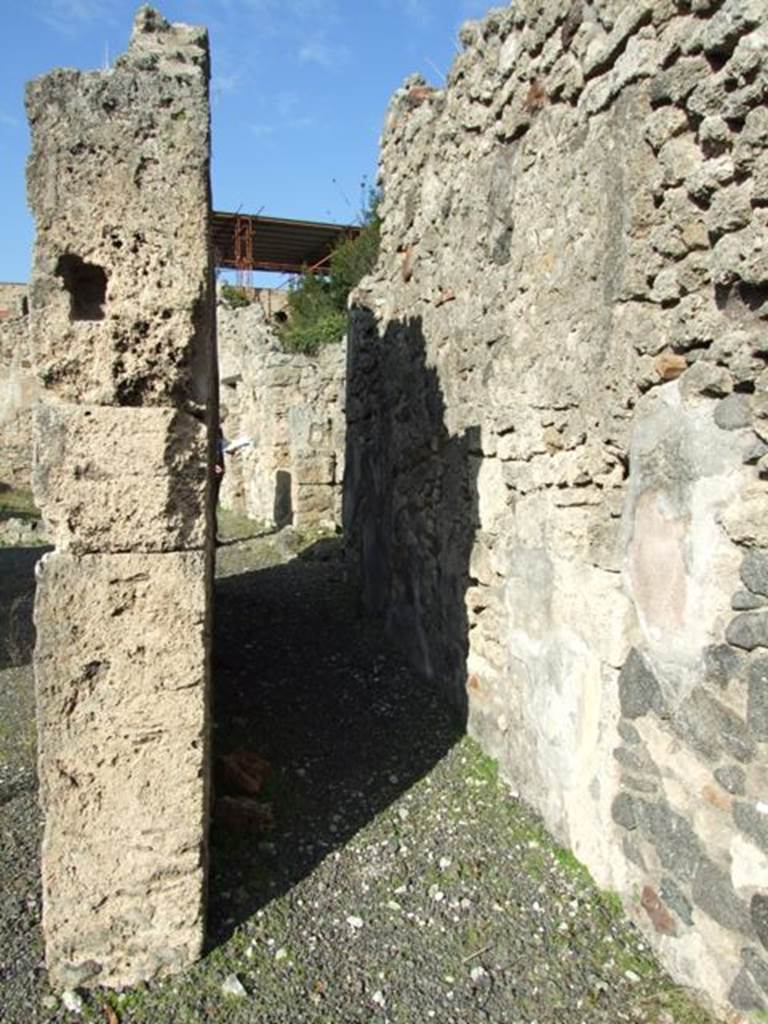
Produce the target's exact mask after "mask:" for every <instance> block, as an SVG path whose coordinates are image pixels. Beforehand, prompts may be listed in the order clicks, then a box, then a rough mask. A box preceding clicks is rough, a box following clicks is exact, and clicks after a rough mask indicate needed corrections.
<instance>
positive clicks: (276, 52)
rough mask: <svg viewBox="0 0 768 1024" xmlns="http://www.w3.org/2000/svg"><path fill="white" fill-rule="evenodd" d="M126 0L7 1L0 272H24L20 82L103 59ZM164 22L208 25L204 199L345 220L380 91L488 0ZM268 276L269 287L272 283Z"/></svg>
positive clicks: (370, 156) (183, 16)
mask: <svg viewBox="0 0 768 1024" xmlns="http://www.w3.org/2000/svg"><path fill="white" fill-rule="evenodd" d="M137 6H138V5H137V4H136V3H133V2H126V0H28V2H27V3H14V4H13V5H12V6H11V5H9V7H8V10H7V11H6V12H5V17H4V19H3V59H2V61H0V167H2V189H0V224H1V225H2V234H0V239H2V244H0V281H23V280H26V278H27V276H28V268H29V264H30V247H31V241H32V233H33V225H32V221H31V218H30V215H29V213H28V211H27V209H26V200H25V192H24V163H25V160H26V155H27V151H28V148H29V135H28V131H27V126H26V120H25V116H24V108H23V94H24V83H25V82H26V81H27V80H28V79H30V78H34V77H36V76H37V75H40V74H44V73H45V72H46V71H49V70H50V69H51V68H53V67H76V68H82V69H85V70H90V69H93V68H98V67H103V66H104V64H105V61H108V60H109V59H113V58H114V57H115V56H116V55H117V54H118V53H121V52H122V51H123V50H124V49H125V47H126V45H127V42H128V37H129V34H130V27H131V22H132V20H133V14H134V11H135V9H136V7H137ZM157 6H158V7H159V9H160V11H161V12H162V14H163V15H164V16H165V17H166V18H169V19H170V20H173V21H186V22H191V23H194V24H204V25H207V26H208V29H209V31H210V36H211V50H212V62H213V76H212V82H211V100H212V112H213V171H212V177H213V200H214V206H215V207H216V208H217V209H223V210H237V209H243V210H244V211H247V212H250V213H256V212H259V211H262V212H264V213H265V214H268V215H271V216H276V217H298V218H304V219H308V220H334V221H342V222H349V221H353V220H355V219H356V217H357V214H358V211H359V209H360V198H361V189H360V184H361V181H362V180H363V179H364V178H367V180H368V182H369V183H370V182H372V180H373V179H374V178H375V174H376V155H377V147H378V138H379V133H380V130H381V124H382V119H383V116H384V111H385V109H386V105H387V102H388V99H389V96H390V95H391V93H392V92H393V91H394V90H395V89H396V88H397V87H398V86H399V85H400V84H401V82H402V80H403V79H404V78H405V77H406V75H408V74H410V73H411V72H413V71H420V72H421V73H422V74H424V76H425V77H426V78H427V79H428V80H429V81H430V82H432V83H433V84H437V85H439V84H442V82H441V76H444V75H445V73H446V72H447V70H448V68H449V67H450V64H451V62H452V60H453V57H454V55H455V53H456V34H457V31H458V28H459V26H460V24H461V22H462V21H464V20H465V19H466V18H473V17H479V16H481V15H482V14H483V13H484V12H485V10H486V9H487V8H488V7H489V6H491V0H357V2H356V0H165V2H159V3H158V4H157ZM274 283H276V284H277V283H279V279H276V280H275V282H274Z"/></svg>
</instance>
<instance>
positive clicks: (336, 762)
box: [0, 532, 709, 1024]
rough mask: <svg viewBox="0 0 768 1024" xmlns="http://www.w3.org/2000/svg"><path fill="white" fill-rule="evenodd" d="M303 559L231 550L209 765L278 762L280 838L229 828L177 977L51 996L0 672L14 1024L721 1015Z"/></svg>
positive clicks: (28, 803)
mask: <svg viewBox="0 0 768 1024" xmlns="http://www.w3.org/2000/svg"><path fill="white" fill-rule="evenodd" d="M297 546H298V543H297V540H296V538H295V537H294V536H293V535H292V534H290V533H285V532H284V533H283V534H281V535H278V536H272V537H264V538H261V539H255V540H251V541H248V542H244V543H233V544H232V545H229V546H226V547H224V548H222V549H221V550H220V558H219V580H218V583H217V595H216V622H217V625H216V649H215V658H214V680H215V694H214V717H215V730H214V745H215V754H216V756H217V758H219V757H220V756H221V755H226V754H228V753H231V752H232V751H235V750H238V749H245V750H249V751H253V752H255V753H258V754H259V755H260V756H261V757H263V758H265V759H266V760H267V761H268V762H269V764H270V765H271V769H272V770H271V775H270V777H269V779H268V781H267V783H266V786H265V790H264V793H263V799H264V801H267V802H268V803H269V804H270V805H271V808H272V810H273V812H274V818H275V824H274V827H273V828H272V829H271V830H267V831H263V830H262V831H258V830H256V829H254V828H253V827H248V826H239V827H235V828H233V827H232V826H229V827H227V828H225V827H224V825H223V824H222V823H221V822H219V823H217V824H215V825H214V828H213V833H212V849H211V889H210V936H209V947H210V948H209V952H208V954H207V956H206V957H205V959H204V960H203V961H202V962H201V963H200V964H198V965H196V966H195V967H194V968H192V969H190V970H189V971H188V972H186V974H185V975H183V976H182V977H179V978H174V979H169V980H167V981H165V982H162V983H159V984H153V985H151V986H146V987H143V988H140V989H136V990H132V991H129V992H124V993H120V994H116V993H111V994H108V995H104V994H100V993H95V994H88V993H79V994H78V993H75V994H69V995H68V996H67V999H68V1001H69V1002H70V1003H71V1002H72V999H74V1002H75V1005H77V1002H78V1000H80V1002H81V1003H82V1006H81V1009H80V1012H79V1013H75V1012H73V1011H69V1010H66V1009H65V1008H64V1007H63V1006H62V1003H61V1000H60V999H59V998H58V997H54V996H53V995H52V994H51V993H50V992H49V990H48V989H47V987H46V981H45V973H44V971H43V970H42V969H41V968H40V957H41V943H40V938H39V894H38V875H37V842H38V829H39V814H38V812H37V809H36V805H35V803H34V774H33V743H32V742H30V737H31V736H32V735H33V734H32V732H31V731H30V727H31V716H32V706H31V703H32V701H31V672H30V669H29V666H28V664H25V665H22V666H21V667H16V668H8V667H6V668H4V670H3V671H2V672H0V712H1V713H2V715H3V721H5V720H6V715H7V714H13V715H15V716H16V717H15V719H13V721H15V723H16V724H15V725H14V726H13V728H12V729H11V730H10V731H9V729H8V728H6V727H5V726H4V727H3V730H2V732H0V739H1V740H2V742H1V743H0V764H1V765H2V767H0V798H1V799H2V800H3V805H2V808H1V809H0V810H1V811H2V815H3V818H2V831H1V832H0V836H1V838H0V871H1V872H2V896H0V986H2V987H1V988H0V1022H2V1024H34V1022H38V1021H39V1022H44V1021H45V1022H53V1021H73V1020H91V1021H96V1020H98V1021H102V1022H103V1021H107V1022H108V1024H114V1022H115V1020H117V1021H119V1022H121V1024H130V1022H147V1024H181V1022H188V1024H195V1022H208V1021H217V1022H222V1024H230V1022H231V1024H237V1022H243V1024H245V1022H247V1024H283V1022H284V1024H302V1022H307V1024H309V1022H312V1024H315V1022H317V1024H320V1022H327V1024H356V1022H363V1021H375V1020H379V1021H382V1022H393V1024H395V1022H398V1024H400V1022H402V1024H405V1022H414V1024H416V1022H418V1024H424V1022H429V1021H436V1022H446V1024H447V1022H456V1024H459V1022H463V1024H472V1022H475V1021H477V1022H498V1024H517V1022H520V1024H523V1022H525V1024H534V1022H537V1024H549V1022H569V1024H570V1022H573V1024H577V1022H582V1021H583V1022H588V1024H593V1022H606V1024H607V1022H611V1024H615V1022H617V1021H638V1022H648V1024H673V1022H677V1024H694V1022H699V1024H703V1022H706V1021H708V1020H709V1018H708V1017H707V1016H706V1015H705V1014H704V1013H703V1012H702V1011H701V1010H699V1009H697V1008H696V1007H695V1006H694V1005H693V1004H692V1003H691V1002H690V1001H689V1000H688V998H687V996H686V995H685V993H683V992H682V991H681V990H680V989H678V988H676V987H675V986H673V985H672V984H671V982H670V981H669V980H668V979H667V978H666V977H665V976H664V975H663V973H662V972H661V971H660V970H659V969H658V967H657V966H656V965H655V964H654V962H653V960H652V959H651V958H650V957H649V956H648V953H647V950H646V949H645V947H644V944H643V942H642V939H641V937H640V936H639V935H638V934H637V933H636V932H635V931H634V930H633V929H632V928H631V927H630V926H628V925H627V924H626V923H625V922H624V921H623V919H622V916H621V913H620V910H619V908H618V906H617V900H616V899H615V897H611V896H610V895H608V894H602V893H600V892H599V891H598V890H597V889H596V888H595V887H594V885H593V884H592V883H591V881H590V880H589V877H588V875H587V874H586V872H585V871H584V870H583V869H582V868H581V867H580V866H579V865H578V864H577V863H576V862H575V861H574V859H573V858H572V857H571V856H570V855H569V854H567V853H566V852H565V851H563V850H560V849H559V848H558V847H557V846H556V845H555V844H554V843H553V842H552V840H551V839H550V838H549V837H548V835H547V833H546V832H545V831H544V829H543V828H542V827H541V825H540V823H539V821H538V820H537V818H536V817H535V815H533V814H532V813H531V812H530V811H529V810H527V809H526V808H525V807H524V806H523V805H521V804H520V803H519V802H518V801H516V800H514V799H512V798H511V797H510V796H509V795H508V793H507V791H506V789H505V787H504V786H503V784H501V783H500V782H499V781H498V779H497V778H496V773H495V769H494V766H493V764H492V763H491V762H490V761H488V760H487V759H486V758H484V757H483V755H482V754H481V753H480V751H479V750H478V748H477V747H476V745H475V744H474V743H473V742H472V741H470V740H468V739H466V738H464V737H462V736H461V735H460V733H459V731H458V730H457V728H456V726H455V724H454V723H453V722H452V720H451V718H450V716H449V714H448V713H447V711H446V710H445V709H444V708H443V706H442V703H441V701H440V700H439V698H438V697H437V695H436V694H435V693H434V692H433V690H432V689H431V687H429V686H428V685H427V684H425V683H424V682H423V681H422V680H420V679H419V678H418V677H417V676H415V675H414V674H413V672H412V671H411V670H410V669H409V668H408V667H407V666H406V665H405V664H404V663H403V661H402V660H401V659H400V658H399V656H398V653H397V652H396V651H395V650H393V649H392V647H391V646H390V645H388V644H387V643H386V642H385V641H384V640H383V638H382V635H381V632H380V630H379V628H378V626H377V625H376V624H375V623H372V622H369V621H365V620H364V619H362V618H361V617H360V616H359V615H358V609H357V606H356V602H355V598H354V594H353V593H352V592H351V590H350V588H349V586H348V585H347V583H346V581H345V575H344V570H343V565H342V562H341V560H340V559H339V557H338V555H339V542H338V541H337V540H334V539H326V540H320V541H318V542H316V543H315V544H314V545H312V546H311V547H310V548H309V549H307V550H306V551H305V552H304V553H303V555H301V556H300V557H296V558H292V559H290V560H288V561H285V559H286V558H288V556H289V555H290V554H291V553H292V551H293V550H295V548H296V547H297ZM0 554H4V553H2V552H0ZM29 568H30V566H27V567H26V573H27V575H26V579H27V584H26V585H27V587H31V576H30V575H29ZM2 598H3V595H2V594H0V600H2ZM6 603H7V602H6ZM3 621H5V620H3ZM22 658H24V655H22ZM27 660H28V659H27ZM17 735H18V736H19V737H24V736H26V737H27V738H26V739H23V738H22V739H21V740H20V741H19V742H18V743H17V742H16V741H15V740H14V739H13V737H14V736H17ZM218 763H220V762H218ZM224 791H225V783H224V782H222V780H221V779H219V781H218V792H219V794H222V793H223V792H224ZM107 1003H108V1004H109V1009H108V1008H107Z"/></svg>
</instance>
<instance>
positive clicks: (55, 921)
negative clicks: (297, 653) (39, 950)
mask: <svg viewBox="0 0 768 1024" xmlns="http://www.w3.org/2000/svg"><path fill="white" fill-rule="evenodd" d="M205 557H206V556H205V554H204V553H203V552H178V553H167V554H155V555H146V554H120V555H101V554H95V555H83V556H81V557H77V556H75V555H72V554H58V553H55V554H49V555H46V556H45V558H44V560H43V562H42V563H41V566H40V569H39V571H38V586H37V596H36V602H35V624H36V627H37V630H38V647H37V650H36V673H37V704H38V723H39V726H38V727H39V734H40V785H41V799H42V803H43V808H44V810H45V812H46V824H45V833H44V838H43V891H44V929H45V934H46V942H47V956H48V964H49V969H50V972H51V977H52V980H53V982H54V984H60V985H62V986H68V987H71V986H72V985H74V984H81V983H85V982H88V983H94V984H97V983H98V984H107V985H117V984H121V985H123V984H132V983H135V982H137V981H139V980H141V979H143V978H147V977H151V976H153V975H155V974H157V973H160V974H162V973H166V972H167V971H170V970H173V969H174V968H175V969H178V968H179V967H181V966H184V965H185V964H187V963H189V962H190V961H191V960H193V959H195V958H196V957H197V956H199V954H200V952H201V950H202V944H203V936H204V920H203V909H204V894H205V858H204V850H205V842H206V828H207V822H206V813H207V792H206V788H207V783H206V770H205V759H206V757H207V744H208V738H207V725H206V706H207V700H208V696H207V678H206V677H207V659H206V649H207V642H208V629H209V624H208V619H207V615H206V573H205ZM62 607H66V608H67V610H68V612H67V615H66V616H62V615H61V613H60V609H61V608H62Z"/></svg>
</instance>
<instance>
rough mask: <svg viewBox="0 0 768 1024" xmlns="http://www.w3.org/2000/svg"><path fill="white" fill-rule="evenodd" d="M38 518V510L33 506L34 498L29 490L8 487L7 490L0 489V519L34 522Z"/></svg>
mask: <svg viewBox="0 0 768 1024" xmlns="http://www.w3.org/2000/svg"><path fill="white" fill-rule="evenodd" d="M39 518H40V512H39V510H38V509H37V508H36V507H35V500H34V498H33V496H32V492H31V491H21V490H15V489H14V488H12V487H9V488H8V489H7V490H0V521H1V520H5V519H24V520H26V521H28V522H34V521H35V520H37V519H39Z"/></svg>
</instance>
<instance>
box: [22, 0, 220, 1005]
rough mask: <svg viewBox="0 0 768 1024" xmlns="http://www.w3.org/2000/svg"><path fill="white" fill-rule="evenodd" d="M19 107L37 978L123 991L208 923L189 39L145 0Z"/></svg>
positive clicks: (203, 428) (210, 363)
mask: <svg viewBox="0 0 768 1024" xmlns="http://www.w3.org/2000/svg"><path fill="white" fill-rule="evenodd" d="M27 111H28V115H29V120H30V125H31V129H32V143H33V147H32V154H31V157H30V160H29V165H28V193H29V200H30V205H31V207H32V210H33V213H34V215H35V219H36V223H37V237H36V244H35V251H34V265H33V271H32V280H31V285H30V319H31V339H32V349H33V356H34V362H35V368H36V371H37V374H38V377H39V380H40V383H41V385H42V387H43V388H44V392H43V395H42V403H41V408H40V412H39V414H38V422H37V434H36V458H35V467H34V487H35V494H36V497H37V500H38V503H39V505H40V507H41V509H42V511H43V514H44V517H45V520H46V523H47V526H48V529H49V531H50V536H51V538H52V541H53V543H54V544H55V551H54V552H52V553H51V554H48V555H46V556H45V557H44V559H43V560H42V562H41V564H40V566H39V568H38V582H37V595H36V605H35V624H36V627H37V647H36V650H35V672H36V681H37V706H38V733H39V774H40V786H41V799H42V805H43V809H44V812H45V831H44V838H43V847H42V876H43V929H44V935H45V943H46V956H47V963H48V968H49V973H50V977H51V979H52V982H53V983H54V984H55V985H60V986H62V987H73V986H76V985H95V984H104V985H112V986H116V985H126V984H133V983H136V982H138V981H141V980H144V979H148V978H151V977H153V976H155V975H159V974H164V973H167V972H170V971H174V970H178V969H179V968H181V967H183V966H185V965H187V964H188V963H190V962H191V961H193V960H194V959H195V958H196V957H197V956H199V954H200V953H201V951H202V947H203V937H204V905H205V889H206V840H207V814H208V769H207V758H208V646H209V634H210V623H209V601H210V580H211V567H212V558H211V555H212V549H211V544H210V542H209V534H210V528H209V524H210V521H211V516H210V510H209V509H208V508H207V503H208V476H209V473H208V465H209V460H210V456H211V449H210V441H209V437H208V430H207V425H206V420H207V417H208V416H209V415H210V416H212V417H214V418H215V412H216V410H215V394H216V391H215V364H214V346H213V319H212V315H213V304H212V298H211V289H210V285H211V281H212V274H211V269H210V266H209V252H208V218H209V208H210V202H209V183H208V181H209V178H208V175H209V109H208V46H207V38H206V34H205V32H204V31H203V30H200V29H197V28H192V27H189V26H185V25H169V24H168V23H167V22H165V21H163V20H162V18H160V17H159V15H157V14H156V13H155V12H153V11H152V10H151V9H149V8H142V9H141V10H140V11H139V13H138V14H137V16H136V21H135V24H134V31H133V36H132V39H131V43H130V47H129V49H128V52H127V53H126V54H125V55H124V56H122V57H120V58H119V59H118V60H117V61H116V63H115V66H114V68H113V69H111V70H109V71H104V72H94V73H86V74H83V73H80V72H77V71H71V70H57V71H53V72H52V73H51V74H49V75H47V76H45V77H44V78H40V79H38V80H36V81H34V82H32V83H31V84H30V86H29V88H28V93H27ZM209 396H213V400H214V401H213V405H212V406H210V405H209ZM214 421H215V420H214Z"/></svg>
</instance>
